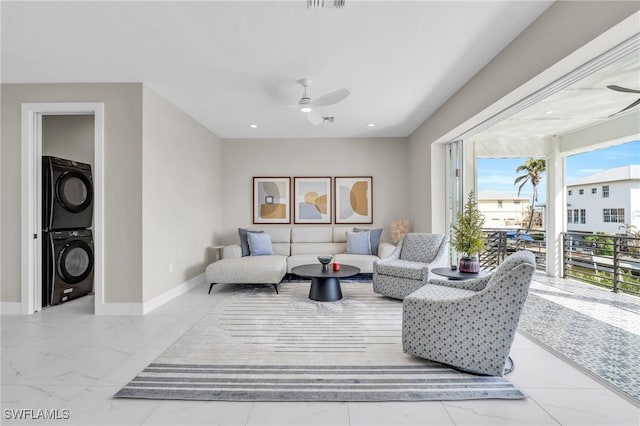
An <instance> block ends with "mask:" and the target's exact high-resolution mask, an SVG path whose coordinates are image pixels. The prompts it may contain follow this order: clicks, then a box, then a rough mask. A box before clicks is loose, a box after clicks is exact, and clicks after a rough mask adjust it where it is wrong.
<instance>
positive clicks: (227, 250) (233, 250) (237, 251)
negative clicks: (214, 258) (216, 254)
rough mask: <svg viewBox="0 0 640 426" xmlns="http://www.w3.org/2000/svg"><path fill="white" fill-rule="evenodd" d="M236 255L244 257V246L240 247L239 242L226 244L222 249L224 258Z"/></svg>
mask: <svg viewBox="0 0 640 426" xmlns="http://www.w3.org/2000/svg"><path fill="white" fill-rule="evenodd" d="M234 257H242V248H240V245H239V244H232V245H230V246H225V247H224V248H223V249H222V258H223V259H228V258H234Z"/></svg>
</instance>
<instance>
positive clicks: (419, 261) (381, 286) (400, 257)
mask: <svg viewBox="0 0 640 426" xmlns="http://www.w3.org/2000/svg"><path fill="white" fill-rule="evenodd" d="M447 256H448V252H447V238H446V237H445V236H444V235H442V234H419V233H410V234H406V235H405V236H404V237H403V238H402V240H401V241H400V242H399V243H398V246H397V247H396V249H395V250H394V251H393V253H391V255H390V256H389V257H385V258H384V259H381V260H378V261H377V262H376V263H374V265H373V291H375V292H376V293H378V294H382V295H384V296H389V297H393V298H395V299H404V298H405V296H407V295H408V294H410V293H413V292H414V291H415V290H417V289H419V288H420V287H422V286H423V285H425V284H427V281H428V280H429V270H430V269H431V268H437V267H439V266H446V265H447V264H448V261H447V259H448V258H447Z"/></svg>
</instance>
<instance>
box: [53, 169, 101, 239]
mask: <svg viewBox="0 0 640 426" xmlns="http://www.w3.org/2000/svg"><path fill="white" fill-rule="evenodd" d="M92 222H93V177H92V175H91V165H90V164H85V163H79V162H77V161H73V160H66V159H64V158H58V157H50V156H43V157H42V228H43V230H45V231H50V230H58V229H80V228H89V227H91V224H92Z"/></svg>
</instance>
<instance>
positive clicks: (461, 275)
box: [431, 268, 489, 281]
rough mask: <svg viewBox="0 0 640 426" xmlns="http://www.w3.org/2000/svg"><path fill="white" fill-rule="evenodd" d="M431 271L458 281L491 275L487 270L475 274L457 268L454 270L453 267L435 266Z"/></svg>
mask: <svg viewBox="0 0 640 426" xmlns="http://www.w3.org/2000/svg"><path fill="white" fill-rule="evenodd" d="M431 272H433V273H434V274H436V275H440V276H443V277H447V278H449V279H450V280H456V281H464V280H474V279H476V278H484V277H486V276H488V275H489V272H487V271H480V272H478V273H477V274H473V273H470V272H460V271H458V270H457V269H456V270H455V271H454V270H452V269H451V268H433V269H432V270H431Z"/></svg>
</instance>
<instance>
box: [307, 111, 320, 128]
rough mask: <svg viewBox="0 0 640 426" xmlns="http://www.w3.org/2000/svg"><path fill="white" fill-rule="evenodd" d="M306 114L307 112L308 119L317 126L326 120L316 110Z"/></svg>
mask: <svg viewBox="0 0 640 426" xmlns="http://www.w3.org/2000/svg"><path fill="white" fill-rule="evenodd" d="M306 114H307V120H309V122H310V123H311V124H315V125H316V126H319V125H320V124H322V123H323V122H324V120H323V119H322V116H321V115H320V113H319V112H318V111H316V110H311V111H309V112H307V113H306Z"/></svg>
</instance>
